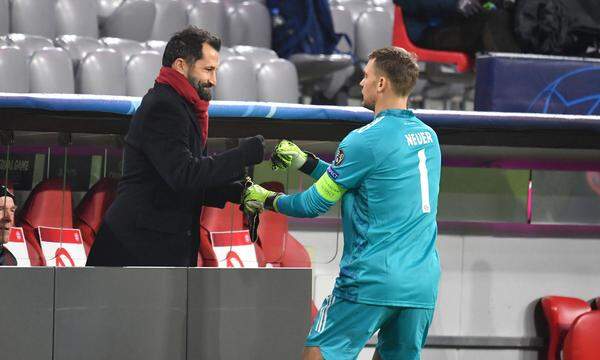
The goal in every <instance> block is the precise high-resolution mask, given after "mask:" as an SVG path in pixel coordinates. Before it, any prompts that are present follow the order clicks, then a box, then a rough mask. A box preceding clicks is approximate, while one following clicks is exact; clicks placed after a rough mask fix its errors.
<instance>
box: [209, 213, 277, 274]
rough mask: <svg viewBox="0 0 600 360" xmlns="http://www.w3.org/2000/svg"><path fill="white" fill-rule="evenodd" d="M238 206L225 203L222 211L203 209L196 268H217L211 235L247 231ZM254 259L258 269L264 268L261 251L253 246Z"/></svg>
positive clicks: (256, 245) (217, 259)
mask: <svg viewBox="0 0 600 360" xmlns="http://www.w3.org/2000/svg"><path fill="white" fill-rule="evenodd" d="M238 207H239V205H237V204H232V203H226V204H225V207H224V208H223V209H219V208H212V207H204V209H203V210H202V217H201V219H200V249H199V256H198V266H204V267H217V266H218V263H219V261H223V260H224V259H219V258H218V257H217V255H216V253H215V251H214V250H213V246H212V242H211V234H214V233H223V232H225V233H227V232H239V231H247V228H246V227H244V220H243V214H242V212H241V211H240V210H239V208H238ZM255 251H256V258H257V261H258V266H259V267H264V266H265V262H264V255H263V251H262V249H261V248H260V246H258V244H255Z"/></svg>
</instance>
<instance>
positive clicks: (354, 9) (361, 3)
mask: <svg viewBox="0 0 600 360" xmlns="http://www.w3.org/2000/svg"><path fill="white" fill-rule="evenodd" d="M332 5H342V6H344V7H345V8H346V9H348V10H349V11H350V13H351V14H352V20H353V21H354V22H356V20H358V17H359V16H360V14H362V13H363V12H364V11H367V10H368V9H370V8H372V7H373V5H371V4H370V3H369V2H368V1H365V0H337V1H336V2H335V3H333V2H332Z"/></svg>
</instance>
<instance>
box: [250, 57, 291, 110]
mask: <svg viewBox="0 0 600 360" xmlns="http://www.w3.org/2000/svg"><path fill="white" fill-rule="evenodd" d="M256 75H257V82H258V100H259V101H271V102H283V103H298V100H299V98H300V93H299V89H298V74H297V73H296V67H295V66H294V64H292V63H291V62H289V61H288V60H285V59H271V60H268V61H267V62H265V63H264V64H263V65H262V66H261V67H260V69H258V72H257V74H256Z"/></svg>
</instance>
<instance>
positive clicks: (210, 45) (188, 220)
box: [87, 27, 264, 266]
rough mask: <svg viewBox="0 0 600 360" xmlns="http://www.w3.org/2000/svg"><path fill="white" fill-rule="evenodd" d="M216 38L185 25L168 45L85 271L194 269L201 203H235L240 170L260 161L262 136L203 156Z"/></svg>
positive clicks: (130, 133) (132, 128) (128, 138)
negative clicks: (98, 268) (107, 268)
mask: <svg viewBox="0 0 600 360" xmlns="http://www.w3.org/2000/svg"><path fill="white" fill-rule="evenodd" d="M220 47H221V41H220V40H219V38H217V37H216V36H214V35H212V34H210V33H209V32H207V31H204V30H200V29H198V28H195V27H189V28H187V29H185V30H183V31H181V32H179V33H177V34H175V35H174V36H173V37H172V38H171V39H170V40H169V42H168V43H167V46H166V48H165V53H164V55H163V61H162V64H163V67H162V68H161V71H160V74H159V76H158V78H157V79H156V83H155V85H154V88H152V89H150V91H149V92H148V93H147V94H146V96H144V98H143V100H142V103H141V105H140V107H139V109H138V110H137V112H136V114H135V115H134V117H133V120H132V122H131V124H130V127H129V131H128V133H127V136H126V137H125V149H124V151H125V158H124V159H125V160H124V161H125V163H124V171H123V177H122V178H121V181H120V182H119V187H118V194H117V197H116V199H115V201H114V202H113V204H112V206H111V207H110V208H109V209H108V211H107V212H106V215H105V217H104V220H103V223H102V225H101V227H100V229H99V231H98V235H97V237H96V240H95V242H94V244H93V246H92V248H91V249H90V253H89V257H88V261H87V265H88V266H195V265H196V262H197V256H198V255H197V254H198V247H199V220H200V215H201V209H202V206H217V207H223V206H224V204H225V202H227V201H231V202H238V203H239V202H240V200H241V192H242V190H243V186H242V185H241V183H240V182H239V180H241V178H242V176H243V173H244V168H245V166H248V165H253V164H258V163H260V162H261V161H262V160H263V153H264V143H263V137H262V136H260V135H257V136H255V137H251V138H248V139H243V140H241V141H240V144H239V146H238V147H237V148H234V149H231V150H228V151H225V152H223V153H220V154H217V155H214V156H207V155H206V140H207V133H208V101H209V100H210V88H211V87H212V86H214V85H215V84H216V71H217V67H218V65H219V50H220Z"/></svg>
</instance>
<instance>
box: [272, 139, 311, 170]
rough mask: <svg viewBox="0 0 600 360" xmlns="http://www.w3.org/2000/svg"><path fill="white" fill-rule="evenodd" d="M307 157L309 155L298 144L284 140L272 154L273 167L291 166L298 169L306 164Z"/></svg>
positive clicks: (283, 167)
mask: <svg viewBox="0 0 600 360" xmlns="http://www.w3.org/2000/svg"><path fill="white" fill-rule="evenodd" d="M307 157H308V155H306V153H305V152H304V151H302V150H301V149H300V148H299V147H298V146H297V145H296V144H294V143H293V142H291V141H289V140H282V141H281V142H280V143H279V144H278V145H277V146H276V147H275V150H273V154H272V155H271V168H273V170H285V169H287V168H289V167H291V168H293V169H296V170H298V169H300V168H301V167H302V165H304V163H305V162H306V158H307Z"/></svg>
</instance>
